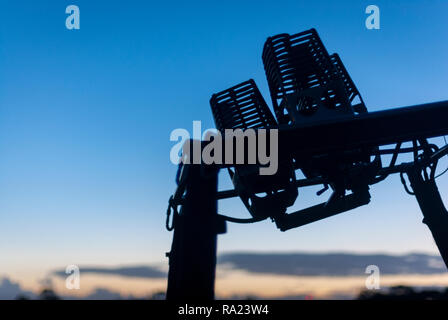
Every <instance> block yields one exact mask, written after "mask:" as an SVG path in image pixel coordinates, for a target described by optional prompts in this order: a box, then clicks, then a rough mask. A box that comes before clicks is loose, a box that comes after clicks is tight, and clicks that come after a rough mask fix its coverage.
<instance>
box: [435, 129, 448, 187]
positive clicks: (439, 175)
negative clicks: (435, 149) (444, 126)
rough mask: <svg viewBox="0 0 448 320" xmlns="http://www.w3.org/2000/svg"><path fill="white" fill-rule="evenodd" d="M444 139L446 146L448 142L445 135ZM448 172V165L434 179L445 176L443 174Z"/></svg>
mask: <svg viewBox="0 0 448 320" xmlns="http://www.w3.org/2000/svg"><path fill="white" fill-rule="evenodd" d="M443 140H444V141H445V146H446V145H447V144H448V143H447V142H446V137H445V136H443ZM447 172H448V167H447V168H446V169H445V170H443V171H442V172H441V173H439V174H438V175H436V176H435V177H434V179H437V178H439V177H441V176H443V175H444V174H445V173H447Z"/></svg>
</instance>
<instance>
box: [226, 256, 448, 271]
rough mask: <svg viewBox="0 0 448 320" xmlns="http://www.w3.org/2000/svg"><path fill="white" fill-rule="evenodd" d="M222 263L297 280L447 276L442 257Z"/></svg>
mask: <svg viewBox="0 0 448 320" xmlns="http://www.w3.org/2000/svg"><path fill="white" fill-rule="evenodd" d="M218 262H219V263H220V264H223V265H230V266H231V267H232V268H233V269H239V270H244V271H247V272H252V273H268V274H275V275H297V276H353V275H365V270H366V267H367V266H369V265H376V266H378V267H379V269H380V272H381V274H391V275H396V274H437V273H443V272H446V267H445V265H444V263H443V260H442V258H441V257H439V256H432V255H426V254H408V255H400V256H397V255H385V254H375V255H366V254H363V255H362V254H347V253H332V254H314V253H250V252H247V253H229V254H223V255H221V256H220V257H219V259H218Z"/></svg>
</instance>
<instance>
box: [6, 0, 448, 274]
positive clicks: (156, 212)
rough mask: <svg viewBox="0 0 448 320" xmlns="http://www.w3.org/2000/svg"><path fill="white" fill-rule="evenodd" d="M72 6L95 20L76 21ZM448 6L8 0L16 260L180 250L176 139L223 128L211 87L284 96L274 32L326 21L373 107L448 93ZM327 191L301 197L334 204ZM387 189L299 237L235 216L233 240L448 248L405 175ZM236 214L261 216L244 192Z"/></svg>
mask: <svg viewBox="0 0 448 320" xmlns="http://www.w3.org/2000/svg"><path fill="white" fill-rule="evenodd" d="M70 4H76V5H78V6H79V8H80V11H81V29H80V30H72V31H69V30H67V29H66V28H65V19H66V16H67V15H66V14H65V7H66V6H68V5H70ZM369 4H376V5H377V6H379V8H380V10H381V29H380V30H367V29H366V28H365V25H364V21H365V19H366V17H367V15H366V14H365V12H364V11H365V8H366V6H367V5H369ZM447 12H448V2H446V1H409V0H408V1H373V2H371V1H344V2H342V1H338V2H336V1H306V2H305V1H297V0H295V1H245V2H241V1H226V2H219V3H218V2H215V1H189V2H175V1H170V2H168V3H165V4H161V3H158V4H155V3H150V2H148V1H127V2H126V5H125V4H124V2H122V1H83V0H76V1H75V0H73V1H57V2H56V1H44V0H39V1H5V0H2V1H1V4H0V256H2V260H3V259H4V258H5V257H7V262H6V263H5V264H4V263H3V262H2V266H4V267H3V268H5V269H4V270H1V271H2V272H6V271H8V270H13V269H14V268H21V269H24V270H26V269H27V268H30V269H31V268H34V267H36V266H40V267H41V268H53V269H54V268H59V267H60V266H64V265H68V264H80V265H82V264H110V265H112V264H126V263H140V262H158V261H165V260H164V259H165V258H164V253H165V252H166V251H168V250H169V247H170V244H171V236H172V234H170V233H168V232H167V231H166V230H165V228H164V222H165V210H166V205H167V200H168V197H169V195H170V194H171V193H172V192H173V191H174V189H175V184H174V176H175V172H176V167H175V166H174V165H173V164H171V163H170V161H169V152H170V149H171V147H172V146H173V145H174V143H173V142H170V141H169V135H170V133H171V131H172V130H174V129H176V128H186V129H187V130H189V131H191V130H192V121H193V120H201V121H202V126H203V128H209V127H213V120H212V116H211V112H210V108H209V105H208V100H209V98H210V96H211V94H212V93H214V92H217V91H220V90H222V89H226V88H228V87H230V86H232V85H234V84H236V83H239V82H241V81H244V80H247V79H249V78H254V79H255V80H256V82H257V83H258V85H259V87H260V88H261V90H262V92H263V94H264V95H265V98H266V100H267V101H270V99H269V96H268V91H267V84H266V80H265V78H264V71H263V65H262V61H261V50H262V47H263V44H264V41H265V39H266V38H267V37H268V36H271V35H275V34H278V33H282V32H287V33H296V32H299V31H302V30H306V29H309V28H311V27H314V28H316V29H317V30H318V32H319V34H320V35H321V37H322V39H323V41H324V43H325V44H326V46H327V48H328V50H329V51H330V52H338V53H339V54H340V56H341V58H342V60H343V62H344V64H345V65H346V67H347V69H348V70H349V72H350V74H351V76H352V78H353V79H354V81H355V82H356V84H357V86H358V88H359V90H360V91H361V93H362V95H363V97H364V100H365V102H366V104H367V106H368V108H369V110H370V111H376V110H382V109H385V108H391V107H399V106H406V105H412V104H418V103H424V102H432V101H438V100H445V99H448V94H447V91H446V75H447V74H448V62H447V60H446V56H447V52H448V42H447V41H446V33H447V30H448V29H447V28H448V26H447V22H446V13H447ZM443 165H446V162H442V163H441V166H443ZM222 177H223V179H222V181H223V183H222V184H223V187H224V186H228V180H227V179H226V177H225V175H222ZM447 182H448V181H447V179H446V177H443V178H441V179H440V180H439V185H440V190H441V192H442V196H444V197H445V199H446V197H447V196H448V193H447V191H448V188H447V186H448V183H447ZM314 191H315V190H311V191H310V192H307V191H304V192H302V194H301V196H302V195H303V197H301V198H299V199H298V201H299V206H305V205H309V204H311V203H313V201H314V202H316V201H324V199H323V198H319V199H315V198H312V197H311V196H312V193H313V192H314ZM372 195H373V198H372V203H371V204H370V205H369V206H368V207H363V208H360V209H357V210H355V211H353V212H350V213H345V214H342V215H340V216H337V217H333V218H330V219H328V220H326V221H322V222H318V223H315V224H313V225H310V226H306V227H303V228H301V229H297V230H292V231H289V232H286V233H280V231H278V230H276V228H275V226H274V225H273V224H271V223H269V222H263V223H260V224H257V225H251V226H247V225H244V226H235V225H230V226H229V228H228V229H229V232H228V233H227V234H226V235H224V236H221V237H220V242H219V250H220V251H233V250H267V251H277V250H282V251H284V250H287V251H294V250H306V251H356V252H378V251H383V252H384V251H385V252H409V251H426V252H435V250H436V248H435V246H434V245H433V242H432V239H431V235H430V233H429V231H428V230H427V229H426V227H425V226H424V225H423V224H421V214H420V212H419V209H418V206H417V203H416V201H415V199H413V198H411V197H410V196H408V195H407V194H405V192H404V190H403V188H402V186H401V184H400V182H399V179H398V177H396V176H393V177H390V178H389V179H388V181H387V182H384V183H382V184H381V185H379V186H374V187H373V188H372ZM326 196H328V194H325V195H324V196H323V197H326ZM220 211H221V212H223V213H226V214H231V215H235V216H247V214H246V213H245V212H244V209H243V206H242V205H241V204H240V203H239V201H238V200H231V201H225V202H224V203H222V204H220Z"/></svg>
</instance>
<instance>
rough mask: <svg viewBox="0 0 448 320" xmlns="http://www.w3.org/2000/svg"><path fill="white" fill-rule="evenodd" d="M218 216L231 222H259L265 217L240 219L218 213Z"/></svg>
mask: <svg viewBox="0 0 448 320" xmlns="http://www.w3.org/2000/svg"><path fill="white" fill-rule="evenodd" d="M218 216H219V217H221V218H223V219H224V220H226V221H229V222H233V223H255V222H260V221H263V220H265V219H267V218H247V219H242V218H235V217H229V216H225V215H222V214H218Z"/></svg>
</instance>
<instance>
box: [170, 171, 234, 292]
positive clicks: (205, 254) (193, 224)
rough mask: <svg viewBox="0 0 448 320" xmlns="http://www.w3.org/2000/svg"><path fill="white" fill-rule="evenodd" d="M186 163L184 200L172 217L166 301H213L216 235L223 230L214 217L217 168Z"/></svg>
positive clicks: (215, 215) (215, 216) (215, 210)
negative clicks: (172, 229) (172, 233)
mask: <svg viewBox="0 0 448 320" xmlns="http://www.w3.org/2000/svg"><path fill="white" fill-rule="evenodd" d="M188 166H189V168H188V175H187V177H186V194H185V199H184V202H183V204H182V207H181V210H180V212H179V215H177V216H175V218H174V219H175V220H174V236H173V243H172V247H171V252H170V253H169V273H168V289H167V300H183V301H185V300H193V301H198V300H200V301H204V300H213V299H214V284H215V268H216V246H217V234H218V233H223V232H222V231H224V232H225V230H222V224H221V230H219V229H220V228H219V225H220V224H219V220H218V216H217V198H216V196H217V192H218V168H216V167H214V166H207V165H188ZM222 223H224V228H225V222H222Z"/></svg>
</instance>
